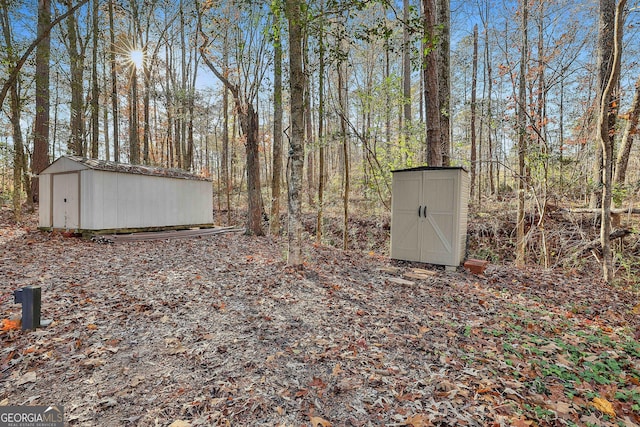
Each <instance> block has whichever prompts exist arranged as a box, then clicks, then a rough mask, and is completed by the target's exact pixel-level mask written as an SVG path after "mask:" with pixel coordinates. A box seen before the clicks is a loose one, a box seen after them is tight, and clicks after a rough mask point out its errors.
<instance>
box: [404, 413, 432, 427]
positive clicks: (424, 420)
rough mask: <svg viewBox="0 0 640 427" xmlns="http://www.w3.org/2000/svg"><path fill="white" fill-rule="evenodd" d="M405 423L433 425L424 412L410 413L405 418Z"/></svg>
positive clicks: (417, 425)
mask: <svg viewBox="0 0 640 427" xmlns="http://www.w3.org/2000/svg"><path fill="white" fill-rule="evenodd" d="M405 424H406V425H408V426H412V427H428V426H431V425H433V424H432V423H431V420H430V419H429V417H427V416H426V415H425V414H415V415H411V416H410V417H409V418H407V420H406V421H405Z"/></svg>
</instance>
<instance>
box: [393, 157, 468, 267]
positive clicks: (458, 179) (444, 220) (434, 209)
mask: <svg viewBox="0 0 640 427" xmlns="http://www.w3.org/2000/svg"><path fill="white" fill-rule="evenodd" d="M392 185H393V187H392V202H391V258H393V259H400V260H407V261H419V262H426V263H430V264H438V265H445V266H458V265H460V263H461V262H462V261H463V259H464V256H465V251H466V241H467V211H468V200H469V176H468V174H467V171H466V170H464V169H463V168H460V167H427V166H423V167H417V168H412V169H403V170H396V171H393V182H392Z"/></svg>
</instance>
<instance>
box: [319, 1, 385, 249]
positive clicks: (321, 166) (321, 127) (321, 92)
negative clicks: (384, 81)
mask: <svg viewBox="0 0 640 427" xmlns="http://www.w3.org/2000/svg"><path fill="white" fill-rule="evenodd" d="M320 8H321V12H324V0H323V1H322V3H321V6H320ZM318 44H319V48H318V49H319V55H320V57H319V58H318V61H319V69H318V145H319V148H318V215H317V219H316V243H318V244H320V243H321V242H322V216H323V213H324V212H323V211H324V184H325V181H326V175H325V170H326V165H325V147H324V146H325V140H324V73H325V62H324V50H325V45H324V22H323V21H321V22H320V31H319V35H318ZM387 111H389V110H388V108H387Z"/></svg>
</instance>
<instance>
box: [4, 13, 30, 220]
mask: <svg viewBox="0 0 640 427" xmlns="http://www.w3.org/2000/svg"><path fill="white" fill-rule="evenodd" d="M0 23H1V26H2V32H3V34H4V39H5V46H6V53H7V56H6V57H4V58H2V60H3V61H6V62H7V63H9V64H10V67H11V68H13V67H15V62H16V60H15V54H14V53H13V52H14V50H13V40H12V38H13V36H12V34H11V24H10V22H9V10H8V5H7V3H6V2H3V3H2V15H1V16H0ZM19 84H20V81H19V78H16V79H14V80H13V82H12V85H11V87H10V90H9V97H10V103H11V105H10V113H9V120H10V121H11V130H12V136H13V216H14V219H15V220H16V222H18V221H20V220H21V218H22V189H23V183H22V172H23V168H24V166H25V161H24V143H23V139H22V128H21V123H20V116H21V114H20V110H21V108H22V105H21V100H20V87H19ZM25 188H26V187H25Z"/></svg>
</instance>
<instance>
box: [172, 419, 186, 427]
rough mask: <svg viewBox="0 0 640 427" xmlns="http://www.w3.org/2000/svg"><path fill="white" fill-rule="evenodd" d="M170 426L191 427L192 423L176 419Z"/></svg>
mask: <svg viewBox="0 0 640 427" xmlns="http://www.w3.org/2000/svg"><path fill="white" fill-rule="evenodd" d="M169 427H191V423H190V422H188V421H183V420H175V421H174V422H172V423H171V424H169Z"/></svg>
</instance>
